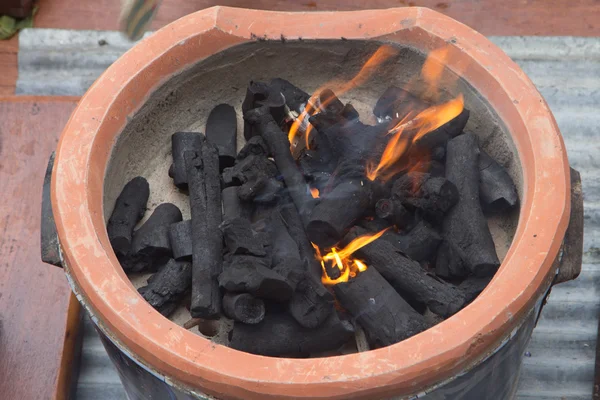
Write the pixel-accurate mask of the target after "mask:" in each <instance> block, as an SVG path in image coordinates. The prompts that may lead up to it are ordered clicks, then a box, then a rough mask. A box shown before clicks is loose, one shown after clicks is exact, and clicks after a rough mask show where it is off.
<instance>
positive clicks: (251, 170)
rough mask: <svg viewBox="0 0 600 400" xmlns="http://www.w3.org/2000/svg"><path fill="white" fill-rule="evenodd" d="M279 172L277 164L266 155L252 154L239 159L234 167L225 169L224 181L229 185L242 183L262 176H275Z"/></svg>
mask: <svg viewBox="0 0 600 400" xmlns="http://www.w3.org/2000/svg"><path fill="white" fill-rule="evenodd" d="M278 174H279V172H278V170H277V166H276V165H275V163H274V162H273V161H271V160H269V159H268V158H267V157H265V156H264V155H255V154H251V155H249V156H247V157H245V158H243V159H242V160H238V161H237V162H236V163H235V165H234V166H233V167H230V168H225V169H224V170H223V182H224V183H225V185H227V186H231V185H242V184H244V183H246V182H252V181H255V180H257V179H259V178H262V177H267V178H273V177H276V176H277V175H278Z"/></svg>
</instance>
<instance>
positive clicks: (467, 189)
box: [443, 133, 500, 277]
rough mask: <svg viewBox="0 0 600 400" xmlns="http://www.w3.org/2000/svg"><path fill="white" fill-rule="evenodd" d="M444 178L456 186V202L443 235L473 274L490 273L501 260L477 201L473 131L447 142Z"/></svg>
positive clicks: (476, 150)
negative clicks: (457, 198) (457, 195)
mask: <svg viewBox="0 0 600 400" xmlns="http://www.w3.org/2000/svg"><path fill="white" fill-rule="evenodd" d="M446 179H448V181H450V182H452V183H453V184H454V185H455V186H456V188H457V190H458V194H459V201H458V203H457V204H456V205H455V206H454V207H453V208H452V209H451V210H450V212H448V214H447V215H446V218H445V220H444V224H443V234H444V237H445V238H446V240H447V241H448V242H450V243H452V244H453V245H454V246H455V247H456V248H457V249H458V250H459V251H460V252H461V257H462V259H463V261H464V262H465V263H466V265H467V267H468V268H469V270H470V271H471V272H472V273H473V274H474V275H476V276H480V277H482V276H490V275H493V274H494V273H495V272H496V270H497V269H498V267H499V266H500V260H499V259H498V256H497V254H496V248H495V247H494V241H493V239H492V235H491V233H490V229H489V227H488V224H487V220H486V219H485V216H484V215H483V211H482V210H481V204H480V202H479V147H478V146H477V139H476V138H475V136H474V135H473V134H471V133H465V134H463V135H460V136H457V137H456V138H454V139H452V140H451V141H450V142H448V147H447V148H446Z"/></svg>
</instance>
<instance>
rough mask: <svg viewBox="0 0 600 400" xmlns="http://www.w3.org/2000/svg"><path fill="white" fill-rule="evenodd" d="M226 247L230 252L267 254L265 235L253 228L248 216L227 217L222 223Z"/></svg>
mask: <svg viewBox="0 0 600 400" xmlns="http://www.w3.org/2000/svg"><path fill="white" fill-rule="evenodd" d="M221 231H222V232H223V239H224V240H225V247H226V248H227V252H228V253H229V254H249V255H253V256H257V257H264V256H266V255H267V252H266V250H265V247H266V246H267V244H268V243H266V242H265V241H264V239H265V237H264V236H263V235H260V234H259V233H258V232H255V231H254V230H253V229H252V224H251V223H250V221H249V220H247V219H246V218H241V217H238V218H233V219H226V220H225V221H223V223H222V224H221Z"/></svg>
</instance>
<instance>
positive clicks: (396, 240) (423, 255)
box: [385, 221, 442, 262]
mask: <svg viewBox="0 0 600 400" xmlns="http://www.w3.org/2000/svg"><path fill="white" fill-rule="evenodd" d="M385 239H386V240H387V241H388V242H390V243H392V244H393V245H394V247H396V249H398V250H400V251H401V252H402V253H404V254H405V255H406V256H407V257H409V258H410V259H412V260H415V261H419V262H421V261H431V260H433V259H434V258H435V255H436V252H437V249H438V246H439V245H440V243H441V242H442V237H441V236H440V234H439V233H437V232H436V231H435V230H434V229H433V228H432V227H431V226H429V224H427V223H426V222H425V221H419V222H418V223H417V224H416V225H415V226H414V227H413V228H412V229H411V230H410V231H408V232H405V233H402V234H400V233H395V232H389V233H388V234H387V235H386V237H385Z"/></svg>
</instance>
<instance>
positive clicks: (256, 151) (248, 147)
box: [236, 136, 269, 161]
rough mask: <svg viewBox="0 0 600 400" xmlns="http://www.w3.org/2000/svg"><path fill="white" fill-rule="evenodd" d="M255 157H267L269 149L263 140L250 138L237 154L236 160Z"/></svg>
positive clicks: (256, 137) (257, 137) (255, 137)
mask: <svg viewBox="0 0 600 400" xmlns="http://www.w3.org/2000/svg"><path fill="white" fill-rule="evenodd" d="M250 155H255V156H264V157H267V156H268V155H269V148H268V147H267V144H266V143H265V140H264V139H263V138H262V137H260V136H254V137H251V138H250V139H249V140H248V141H247V142H246V144H245V145H244V147H242V149H241V150H240V152H239V153H238V154H237V157H236V159H237V160H238V161H239V160H243V159H244V158H246V157H248V156H250Z"/></svg>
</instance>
